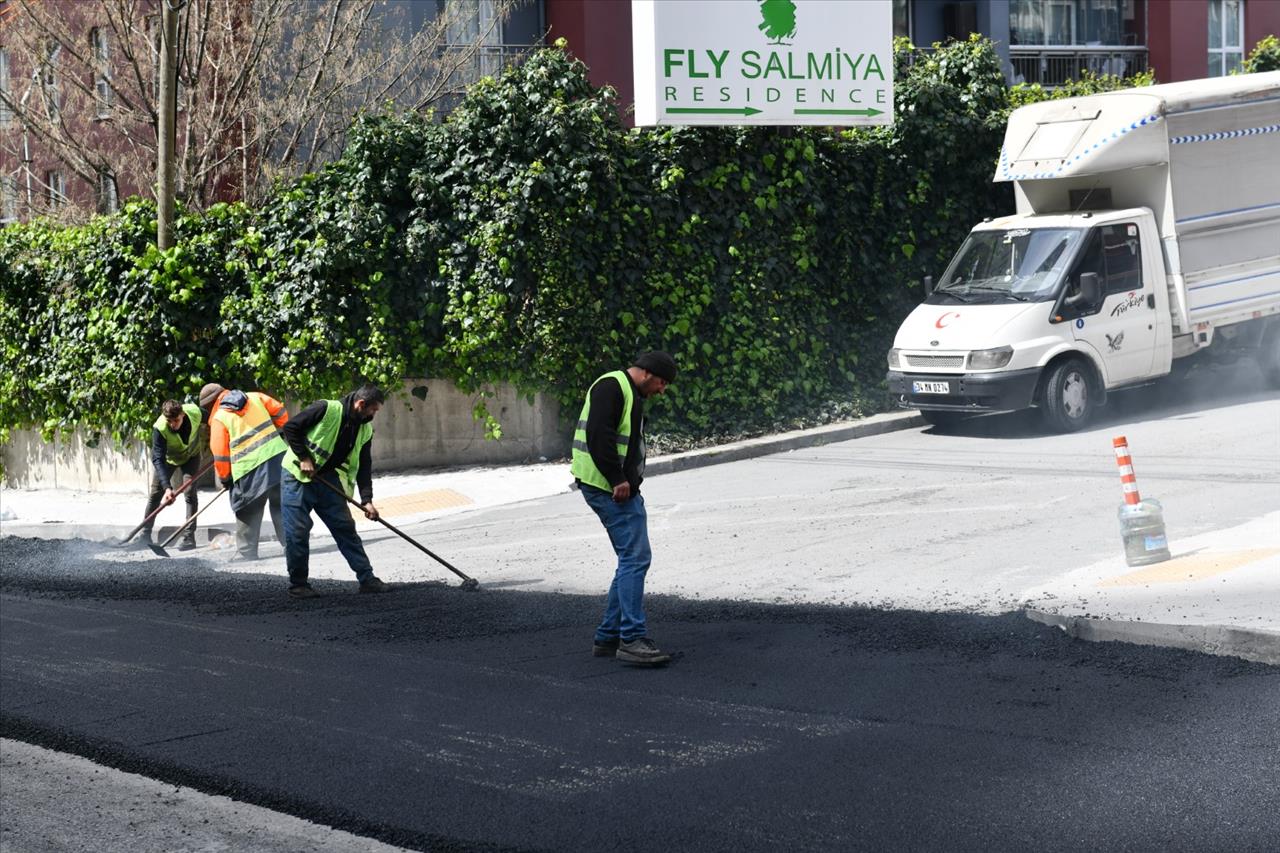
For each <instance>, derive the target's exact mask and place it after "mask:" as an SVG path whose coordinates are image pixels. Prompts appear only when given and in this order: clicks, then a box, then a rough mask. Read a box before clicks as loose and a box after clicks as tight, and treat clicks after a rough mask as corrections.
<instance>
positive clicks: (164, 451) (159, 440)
mask: <svg viewBox="0 0 1280 853" xmlns="http://www.w3.org/2000/svg"><path fill="white" fill-rule="evenodd" d="M192 428H193V425H192V423H191V418H183V419H182V426H180V427H178V437H179V438H181V439H182V440H183V441H184V442H185V441H186V440H187V439H189V438H190V437H191V430H192ZM192 458H194V459H195V460H196V461H197V462H199V461H200V456H199V454H197V455H196V456H194V457H192ZM151 464H152V465H153V466H154V467H155V469H156V476H157V477H159V478H160V482H162V483H164V484H165V486H166V487H167V486H168V485H169V481H170V480H172V479H173V471H174V468H175V467H176V466H174V465H170V464H169V442H167V441H165V438H164V433H162V432H161V431H160V430H158V429H152V430H151Z"/></svg>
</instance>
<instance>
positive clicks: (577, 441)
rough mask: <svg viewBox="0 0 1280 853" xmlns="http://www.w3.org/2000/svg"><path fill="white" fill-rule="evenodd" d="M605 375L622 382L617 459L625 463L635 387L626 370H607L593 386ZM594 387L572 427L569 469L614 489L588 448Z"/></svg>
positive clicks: (592, 482)
mask: <svg viewBox="0 0 1280 853" xmlns="http://www.w3.org/2000/svg"><path fill="white" fill-rule="evenodd" d="M606 379H612V380H615V381H616V382H617V383H618V384H619V385H621V386H622V419H621V420H619V421H618V461H619V463H621V464H625V463H626V458H627V448H628V447H629V446H630V444H631V405H632V404H633V403H634V402H635V389H633V388H632V387H631V380H630V379H628V378H627V374H626V371H623V370H615V371H612V372H611V373H606V374H605V375H604V376H601V377H599V378H598V379H596V381H595V382H592V383H591V388H595V387H596V384H597V383H599V382H602V381H604V380H606ZM591 388H588V389H587V401H586V402H585V403H583V404H582V414H580V415H578V426H577V429H575V430H574V431H573V461H572V463H571V464H570V466H569V470H570V471H571V472H572V473H573V476H575V477H577V478H578V479H579V480H581V481H582V482H584V483H586V484H587V485H589V486H595V487H596V488H597V489H604V490H605V491H606V492H612V491H613V484H612V483H610V482H609V481H608V480H606V479H605V477H604V474H601V473H600V469H599V468H597V467H596V463H595V462H593V461H592V460H591V451H590V450H588V449H587V416H588V415H590V414H591Z"/></svg>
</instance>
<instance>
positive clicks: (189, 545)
mask: <svg viewBox="0 0 1280 853" xmlns="http://www.w3.org/2000/svg"><path fill="white" fill-rule="evenodd" d="M195 547H196V540H195V539H183V540H182V541H181V542H179V543H178V550H179V551H191V550H193V549H194V548H195Z"/></svg>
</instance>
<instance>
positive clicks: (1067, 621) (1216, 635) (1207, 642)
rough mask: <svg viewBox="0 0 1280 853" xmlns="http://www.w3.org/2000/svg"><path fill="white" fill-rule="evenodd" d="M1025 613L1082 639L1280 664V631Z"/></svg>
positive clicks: (1035, 619)
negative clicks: (1186, 650) (1184, 650)
mask: <svg viewBox="0 0 1280 853" xmlns="http://www.w3.org/2000/svg"><path fill="white" fill-rule="evenodd" d="M1023 613H1024V614H1026V617H1027V618H1028V619H1030V620H1032V621H1033V622H1039V623H1041V624H1042V625H1053V626H1056V627H1058V628H1061V629H1062V630H1064V631H1066V632H1067V633H1068V634H1069V635H1070V636H1072V637H1076V638H1078V639H1081V640H1089V641H1092V642H1105V641H1108V640H1120V641H1122V642H1126V643H1136V644H1138V645H1141V646H1166V647H1170V648H1175V649H1190V650H1191V651H1197V652H1205V653H1206V654H1211V655H1227V656H1230V657H1238V658H1244V659H1245V660H1251V661H1257V662H1258V663H1266V664H1271V665H1272V666H1280V632H1275V631H1266V630H1253V629H1249V628H1237V627H1234V626H1231V625H1167V624H1161V623H1159V622H1124V621H1119V620H1114V619H1091V618H1088V617H1085V616H1068V615H1065V614H1062V613H1048V612H1045V611H1043V610H1030V609H1028V610H1024V611H1023Z"/></svg>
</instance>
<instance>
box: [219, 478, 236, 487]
mask: <svg viewBox="0 0 1280 853" xmlns="http://www.w3.org/2000/svg"><path fill="white" fill-rule="evenodd" d="M219 482H221V483H222V488H224V489H229V488H231V484H232V483H234V482H235V480H232V479H231V478H230V477H224V478H223V479H222V480H220V481H219Z"/></svg>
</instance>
